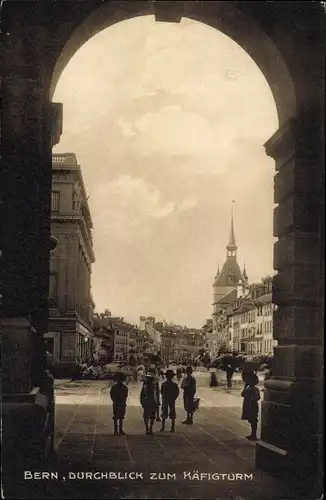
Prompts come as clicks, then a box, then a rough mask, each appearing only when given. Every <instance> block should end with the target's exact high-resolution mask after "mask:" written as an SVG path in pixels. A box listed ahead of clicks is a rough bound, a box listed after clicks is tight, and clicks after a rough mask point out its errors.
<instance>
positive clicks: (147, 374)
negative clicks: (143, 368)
mask: <svg viewBox="0 0 326 500" xmlns="http://www.w3.org/2000/svg"><path fill="white" fill-rule="evenodd" d="M144 378H147V379H152V380H154V378H155V377H154V375H153V374H152V373H145V375H144Z"/></svg>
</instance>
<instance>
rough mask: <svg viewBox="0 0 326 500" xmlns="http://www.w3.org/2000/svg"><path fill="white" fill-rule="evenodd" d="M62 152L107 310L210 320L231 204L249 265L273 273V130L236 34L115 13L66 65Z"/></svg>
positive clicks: (59, 95) (271, 114)
mask: <svg viewBox="0 0 326 500" xmlns="http://www.w3.org/2000/svg"><path fill="white" fill-rule="evenodd" d="M53 101H54V102H62V103H63V135H62V137H61V140H60V143H59V144H58V145H57V146H56V147H55V148H54V152H55V153H66V152H73V153H75V154H76V156H77V161H78V163H79V164H80V165H81V168H82V173H83V177H84V181H85V185H86V191H87V194H88V196H89V205H90V209H91V213H92V219H93V224H94V229H93V236H94V250H95V256H96V262H95V263H94V265H93V272H92V294H93V296H94V299H95V303H96V310H97V311H98V312H102V311H104V309H106V308H107V309H109V310H110V311H112V314H113V315H117V316H122V317H124V318H125V319H126V320H128V321H130V322H132V323H134V324H139V316H141V315H152V316H155V317H156V319H157V320H166V321H168V322H174V323H176V324H182V325H188V326H189V327H194V328H195V327H196V328H199V327H201V326H202V325H203V324H204V323H205V320H206V318H209V317H210V316H211V314H212V293H213V288H212V283H213V279H214V276H215V274H216V271H217V266H218V262H219V264H220V267H221V266H222V265H223V263H224V261H225V258H226V248H225V247H226V244H227V242H228V237H229V231H230V216H231V204H232V200H235V203H234V226H235V236H236V243H237V245H238V254H237V256H238V262H239V265H240V267H241V268H242V267H243V263H244V261H245V263H246V269H247V273H248V276H249V281H250V282H257V281H259V280H260V279H261V277H263V276H266V275H267V274H271V273H273V243H274V241H275V238H274V237H273V234H272V233H273V208H274V204H273V176H274V173H275V166H274V162H273V160H272V159H271V158H269V157H267V155H266V153H265V150H264V146H263V145H264V143H265V142H266V140H267V139H269V137H270V136H271V135H272V134H273V133H274V132H275V131H276V130H277V128H278V120H277V112H276V106H275V102H274V99H273V96H272V93H271V90H270V88H269V86H268V83H267V81H266V79H265V77H264V76H263V74H262V72H261V71H260V69H259V68H258V66H257V65H256V63H255V62H254V61H253V60H252V59H251V58H250V56H249V55H248V54H247V53H246V52H245V51H244V50H243V49H242V48H241V47H240V46H239V45H237V44H236V43H235V42H234V41H233V40H232V39H230V38H229V37H227V36H226V35H224V34H222V33H220V32H219V31H217V30H216V29H214V28H211V27H209V26H207V25H204V24H202V23H199V22H196V21H192V20H189V19H182V21H181V23H180V24H174V23H155V21H154V18H153V17H152V16H143V17H138V18H134V19H129V20H127V21H123V22H120V23H117V24H115V25H113V26H111V27H109V28H107V29H105V30H103V31H102V32H100V33H99V34H97V35H96V36H94V37H93V38H92V39H90V40H89V41H88V42H87V43H85V44H84V45H83V46H82V47H81V48H80V49H79V50H78V51H77V52H76V54H75V55H74V56H73V57H72V59H71V60H70V61H69V63H68V65H67V66H66V68H65V69H64V71H63V73H62V75H61V77H60V79H59V82H58V85H57V87H56V90H55V93H54V97H53Z"/></svg>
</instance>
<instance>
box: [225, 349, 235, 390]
mask: <svg viewBox="0 0 326 500" xmlns="http://www.w3.org/2000/svg"><path fill="white" fill-rule="evenodd" d="M235 363H236V359H235V356H234V355H232V357H230V358H229V357H228V358H227V360H226V364H225V371H226V382H227V386H228V388H229V389H231V388H232V377H233V374H234V372H235Z"/></svg>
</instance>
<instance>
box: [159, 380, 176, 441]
mask: <svg viewBox="0 0 326 500" xmlns="http://www.w3.org/2000/svg"><path fill="white" fill-rule="evenodd" d="M165 376H166V381H165V382H163V384H162V386H161V394H162V427H161V429H160V430H161V432H162V431H164V430H165V420H166V419H167V418H168V417H169V418H170V419H171V429H170V431H171V432H175V419H176V411H175V401H176V399H177V397H178V396H179V387H178V384H176V383H175V382H173V377H175V373H174V371H173V370H167V371H166V372H165Z"/></svg>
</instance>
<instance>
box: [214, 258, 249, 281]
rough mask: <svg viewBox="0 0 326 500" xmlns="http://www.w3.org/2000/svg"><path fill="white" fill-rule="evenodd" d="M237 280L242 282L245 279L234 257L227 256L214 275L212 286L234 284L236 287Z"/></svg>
mask: <svg viewBox="0 0 326 500" xmlns="http://www.w3.org/2000/svg"><path fill="white" fill-rule="evenodd" d="M239 281H241V282H242V283H243V282H245V281H246V280H245V279H244V277H243V275H242V273H241V270H240V267H239V264H238V263H237V261H236V259H234V258H227V259H226V261H225V262H224V265H223V267H222V269H221V272H220V274H219V275H218V276H216V280H215V282H214V286H234V287H237V286H238V284H239Z"/></svg>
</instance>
